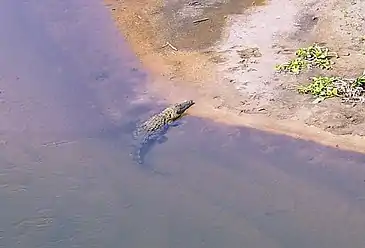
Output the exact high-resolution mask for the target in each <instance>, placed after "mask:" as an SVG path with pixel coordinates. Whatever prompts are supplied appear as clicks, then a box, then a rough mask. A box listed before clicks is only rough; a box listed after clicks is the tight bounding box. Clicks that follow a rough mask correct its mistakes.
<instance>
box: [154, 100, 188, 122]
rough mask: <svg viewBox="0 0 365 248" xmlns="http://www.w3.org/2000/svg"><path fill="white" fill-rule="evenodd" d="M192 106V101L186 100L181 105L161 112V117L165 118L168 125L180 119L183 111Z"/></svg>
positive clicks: (177, 104)
mask: <svg viewBox="0 0 365 248" xmlns="http://www.w3.org/2000/svg"><path fill="white" fill-rule="evenodd" d="M194 104H195V102H194V101H193V100H186V101H183V102H181V103H176V104H174V105H171V106H170V107H168V108H166V109H165V110H164V111H162V113H161V115H162V116H165V119H167V120H168V122H169V123H170V122H173V121H175V120H177V119H179V118H180V117H182V115H183V114H184V113H185V111H186V110H187V109H188V108H190V107H191V106H193V105H194Z"/></svg>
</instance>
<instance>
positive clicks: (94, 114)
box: [0, 0, 365, 248]
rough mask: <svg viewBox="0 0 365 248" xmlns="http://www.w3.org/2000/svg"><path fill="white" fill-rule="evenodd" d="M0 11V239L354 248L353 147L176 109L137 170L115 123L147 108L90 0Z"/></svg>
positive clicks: (104, 18) (364, 186)
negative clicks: (164, 136) (179, 118)
mask: <svg viewBox="0 0 365 248" xmlns="http://www.w3.org/2000/svg"><path fill="white" fill-rule="evenodd" d="M0 18H1V22H0V32H1V33H0V37H1V38H0V54H1V55H2V56H1V60H0V76H1V79H0V90H1V94H0V100H1V104H0V110H1V112H2V118H1V120H0V128H1V137H0V140H1V142H0V145H1V150H2V153H0V199H1V200H0V209H1V211H0V247H12V248H18V247H26V248H42V247H47V248H49V247H88V248H91V247H148V248H154V247H156V248H167V247H174V248H175V247H176V248H179V247H181V248H186V247H189V248H194V247H199V248H203V247H207V248H208V247H209V248H213V247H217V248H218V247H219V248H221V247H232V248H235V247H237V248H241V247H247V248H251V247H257V248H262V247H265V248H266V247H270V248H276V247H278V248H279V247H280V248H282V247H285V248H286V247H287V248H292V247H296V248H301V247H303V248H304V247H311V248H314V247H318V248H326V247H330V248H335V247H338V248H343V247H351V248H356V247H359V248H362V247H365V236H364V232H365V182H364V179H365V167H364V163H365V156H364V155H360V154H355V153H348V152H341V151H338V150H333V149H329V148H325V147H322V146H318V145H316V144H314V143H310V142H304V141H300V140H294V139H290V138H286V137H283V136H274V135H270V134H266V133H263V132H260V131H257V130H252V129H244V128H234V127H224V126H219V125H216V124H212V123H209V122H206V121H202V120H200V119H197V118H193V117H189V116H188V117H186V118H185V119H184V120H183V122H184V125H182V126H180V127H179V128H175V129H172V130H171V131H170V132H169V134H168V138H169V140H168V141H167V142H166V143H164V144H161V145H158V146H155V147H154V148H153V150H152V151H151V152H150V153H149V154H148V156H147V159H148V161H149V166H152V167H153V168H154V169H156V170H159V171H162V172H165V173H166V174H167V175H166V176H161V175H157V174H154V173H151V170H149V169H150V168H149V167H139V166H137V165H136V164H134V163H133V162H132V161H131V158H130V155H129V153H130V149H131V137H130V133H129V132H128V130H129V129H128V128H126V127H127V126H129V125H128V123H130V122H131V121H134V120H135V119H136V118H138V117H139V116H142V117H144V116H148V114H150V113H152V112H153V111H157V110H158V109H159V108H160V107H161V106H160V105H159V104H155V105H153V106H147V105H144V104H143V103H145V102H146V101H143V100H141V101H137V100H138V99H140V98H142V96H141V95H138V94H137V93H136V92H135V91H134V89H135V88H136V87H137V88H138V86H139V85H140V84H143V83H145V82H147V80H148V75H146V74H145V73H144V72H143V70H141V69H140V68H139V65H138V63H137V61H136V59H135V58H134V57H133V54H131V52H130V51H129V50H128V46H127V45H126V44H125V43H124V42H123V40H122V37H120V36H119V35H118V32H117V31H116V30H115V29H114V27H113V24H112V22H111V21H110V20H109V19H108V18H109V17H108V13H107V11H106V10H105V9H104V8H103V5H102V3H101V2H99V1H96V0H95V1H81V0H77V1H71V0H68V1H62V3H60V2H56V1H54V2H47V3H46V2H42V3H41V2H28V1H16V2H15V1H10V0H5V1H1V2H0ZM149 111H151V112H149Z"/></svg>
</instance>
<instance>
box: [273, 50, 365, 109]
mask: <svg viewBox="0 0 365 248" xmlns="http://www.w3.org/2000/svg"><path fill="white" fill-rule="evenodd" d="M295 55H296V58H294V59H292V60H291V61H289V62H287V63H284V64H281V65H277V66H276V67H275V69H276V70H277V71H279V72H289V73H292V74H299V73H301V72H302V71H303V70H305V69H310V68H315V67H316V68H320V69H323V70H331V69H332V65H333V64H334V62H333V61H332V60H331V59H332V58H333V57H338V55H337V53H335V52H330V51H329V49H328V48H326V47H321V46H319V45H318V44H314V45H312V46H309V47H307V48H300V49H299V50H297V51H296V52H295ZM297 90H298V92H299V93H300V94H311V95H313V96H315V97H316V100H315V101H314V102H316V103H318V102H321V101H323V100H325V99H328V98H333V97H340V98H341V99H342V100H343V101H344V102H351V103H359V102H361V103H365V71H364V73H363V74H362V75H361V76H359V77H357V78H355V79H349V78H342V77H333V76H331V77H328V76H318V77H312V78H311V82H310V83H309V84H307V85H301V86H299V87H298V88H297Z"/></svg>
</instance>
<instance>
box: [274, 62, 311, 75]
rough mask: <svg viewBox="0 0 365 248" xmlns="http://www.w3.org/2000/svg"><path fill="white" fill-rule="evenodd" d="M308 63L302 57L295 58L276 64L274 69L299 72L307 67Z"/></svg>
mask: <svg viewBox="0 0 365 248" xmlns="http://www.w3.org/2000/svg"><path fill="white" fill-rule="evenodd" d="M308 67H309V64H308V62H307V61H305V60H303V59H302V58H295V59H293V60H292V61H289V62H287V63H284V64H281V65H277V66H276V67H275V69H276V70H277V71H284V72H291V73H294V74H299V73H300V72H301V71H302V70H303V69H307V68H308Z"/></svg>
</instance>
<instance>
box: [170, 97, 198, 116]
mask: <svg viewBox="0 0 365 248" xmlns="http://www.w3.org/2000/svg"><path fill="white" fill-rule="evenodd" d="M194 104H195V102H194V101H193V100H185V101H183V102H181V103H177V104H175V105H174V108H175V111H176V114H177V115H182V114H183V113H184V112H185V111H186V110H187V109H188V108H190V107H191V106H193V105H194Z"/></svg>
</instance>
